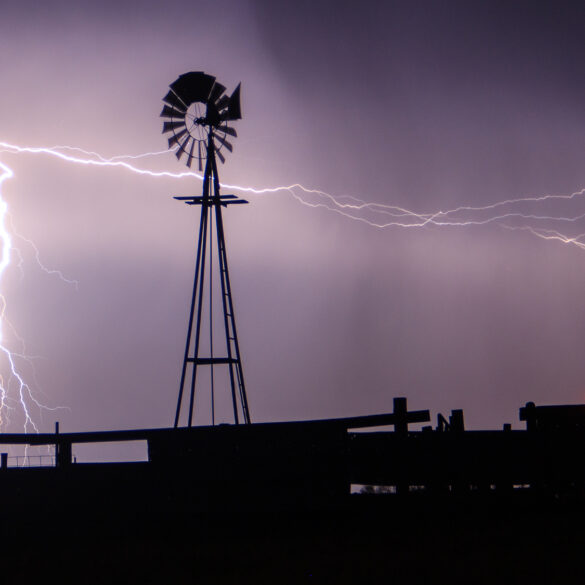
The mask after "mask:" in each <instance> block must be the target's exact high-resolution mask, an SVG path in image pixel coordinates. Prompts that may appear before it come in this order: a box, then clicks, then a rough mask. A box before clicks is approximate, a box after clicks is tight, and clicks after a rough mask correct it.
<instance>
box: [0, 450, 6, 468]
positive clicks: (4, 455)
mask: <svg viewBox="0 0 585 585" xmlns="http://www.w3.org/2000/svg"><path fill="white" fill-rule="evenodd" d="M0 458H1V463H0V466H1V467H2V469H6V468H7V467H8V453H0Z"/></svg>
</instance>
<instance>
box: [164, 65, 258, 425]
mask: <svg viewBox="0 0 585 585" xmlns="http://www.w3.org/2000/svg"><path fill="white" fill-rule="evenodd" d="M225 90H226V88H225V87H224V86H223V85H222V84H221V83H218V82H217V81H216V80H215V77H213V76H212V75H207V74H206V73H203V72H202V71H192V72H190V73H185V74H184V75H181V76H180V77H179V78H178V79H177V80H176V81H175V82H174V83H172V84H171V85H170V90H169V92H168V93H167V95H166V96H165V97H164V98H163V102H164V103H165V105H164V107H163V110H162V112H161V117H162V118H165V122H164V124H163V134H167V133H170V134H171V136H170V138H169V148H170V149H174V150H175V154H176V156H177V159H178V160H181V158H182V157H185V164H186V165H187V167H189V168H191V165H192V163H193V161H194V160H197V163H198V168H199V170H200V171H201V170H203V164H205V170H204V173H203V192H202V194H201V196H188V197H175V199H177V200H179V201H183V202H184V203H186V204H187V205H190V206H193V205H199V206H201V216H200V222H199V237H198V242H197V256H196V261H195V278H194V283H193V294H192V297H191V305H190V312H189V323H188V327H187V341H186V343H185V354H184V358H183V366H182V370H181V382H180V387H179V396H178V399H177V409H176V413H175V423H174V424H175V427H178V426H179V424H180V422H181V411H182V409H183V402H184V401H185V402H186V400H187V395H188V396H189V405H188V410H187V426H189V427H191V426H192V425H193V414H194V410H195V398H196V396H195V394H196V382H197V370H198V368H199V367H200V366H208V367H209V368H210V381H211V417H212V424H215V406H214V405H215V390H214V366H226V367H227V369H228V372H229V381H230V391H231V402H232V408H233V416H234V422H235V423H236V424H239V423H240V422H241V421H243V422H244V423H249V422H250V413H249V409H248V400H247V397H246V387H245V384H244V374H243V371H242V361H241V357H240V347H239V342H238V335H237V330H236V321H235V316H234V304H233V298H232V290H231V285H230V277H229V270H228V262H227V254H226V247H225V238H224V226H223V219H222V207H227V206H228V205H233V204H242V203H248V202H247V201H246V200H244V199H240V198H238V197H236V196H235V195H221V194H220V183H219V177H218V173H217V162H216V157H217V158H219V160H220V161H221V162H222V163H223V162H225V156H224V152H225V151H229V152H231V151H232V145H231V143H230V142H229V141H228V139H227V137H228V136H229V137H233V138H236V137H237V133H236V131H235V130H234V129H233V128H232V127H231V126H229V123H231V122H233V121H235V120H239V119H240V118H241V117H242V115H241V109H240V85H239V84H238V86H237V87H236V89H235V90H234V91H233V93H232V94H231V95H230V96H228V95H227V94H225ZM214 224H215V243H216V246H215V250H216V254H215V256H216V261H217V266H218V269H219V270H218V273H219V281H220V290H221V293H220V296H221V307H222V311H223V328H222V329H223V334H224V342H225V343H224V344H223V349H224V351H225V355H220V356H217V355H214V342H213V297H214V295H213V290H212V269H213V263H214V262H213V261H214V258H213V256H214V254H213V241H214V237H213V225H214ZM208 249H209V268H208V274H207V279H206V260H207V256H208ZM206 280H207V282H208V283H209V294H208V297H209V299H208V306H207V310H208V320H209V355H207V356H202V355H201V333H202V332H201V329H202V318H203V311H204V304H206V303H205V299H204V297H205V283H206Z"/></svg>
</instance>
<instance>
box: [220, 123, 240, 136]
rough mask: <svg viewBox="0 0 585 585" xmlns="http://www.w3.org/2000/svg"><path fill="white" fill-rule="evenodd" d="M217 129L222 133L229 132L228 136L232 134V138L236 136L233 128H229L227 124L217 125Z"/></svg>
mask: <svg viewBox="0 0 585 585" xmlns="http://www.w3.org/2000/svg"><path fill="white" fill-rule="evenodd" d="M217 129H218V130H219V131H220V132H223V133H224V134H229V135H230V136H233V137H234V138H237V137H238V133H237V132H236V131H235V130H234V129H233V128H230V127H229V126H219V127H218V128H217Z"/></svg>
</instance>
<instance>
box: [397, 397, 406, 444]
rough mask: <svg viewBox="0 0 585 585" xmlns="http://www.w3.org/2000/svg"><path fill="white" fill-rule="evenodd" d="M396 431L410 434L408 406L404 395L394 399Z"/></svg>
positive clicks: (400, 433) (403, 434)
mask: <svg viewBox="0 0 585 585" xmlns="http://www.w3.org/2000/svg"><path fill="white" fill-rule="evenodd" d="M394 432H395V433H398V434H399V435H401V436H406V435H407V434H408V408H407V407H406V398H404V397H401V398H395V399H394Z"/></svg>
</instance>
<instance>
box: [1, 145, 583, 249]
mask: <svg viewBox="0 0 585 585" xmlns="http://www.w3.org/2000/svg"><path fill="white" fill-rule="evenodd" d="M0 152H11V153H21V154H22V153H28V154H44V155H49V156H52V157H56V158H59V159H61V160H63V161H66V162H70V163H75V164H81V165H88V166H98V167H119V168H123V169H124V170H127V171H131V172H133V173H136V174H138V175H145V176H150V177H153V178H171V179H183V178H187V177H193V178H196V179H199V180H202V176H201V174H200V173H196V172H192V171H184V172H178V173H177V172H171V171H166V170H163V171H152V170H148V169H145V168H140V167H137V166H134V165H133V164H131V163H129V162H126V161H127V160H136V159H141V158H146V157H152V156H158V155H162V154H166V153H168V152H170V151H169V150H161V151H155V152H147V153H142V154H137V155H119V156H114V157H109V158H108V157H104V156H103V155H101V154H99V153H97V152H94V151H89V150H84V149H82V148H78V147H72V146H53V147H48V148H47V147H31V146H18V145H15V144H10V143H7V142H0ZM67 152H76V153H79V154H81V155H82V156H74V155H71V154H67ZM222 187H224V188H226V189H233V190H235V191H239V192H241V193H247V194H252V195H258V196H260V195H269V194H276V193H288V194H290V195H291V196H292V197H293V198H294V199H295V200H296V201H298V202H299V203H301V204H302V205H305V206H308V207H312V208H324V209H326V210H328V211H332V212H335V213H338V214H340V215H342V216H344V217H347V218H348V219H351V220H354V221H359V222H363V223H366V224H367V225H369V226H371V227H376V228H390V227H398V228H425V227H468V226H482V225H487V224H490V223H496V224H498V225H501V226H502V227H508V228H511V229H525V230H526V231H528V232H530V233H532V234H533V235H536V236H538V237H542V236H543V235H546V233H545V231H542V230H540V229H538V228H534V227H530V226H510V225H509V224H506V223H505V221H506V220H515V219H516V220H522V221H537V222H544V221H550V222H564V223H575V222H577V221H579V220H580V219H583V218H584V217H585V214H584V213H580V214H577V215H572V216H559V215H556V216H555V215H538V214H534V213H525V212H522V211H505V208H506V207H508V208H514V207H519V206H520V205H527V204H542V203H545V202H549V201H572V200H575V199H579V198H582V197H583V195H585V189H581V190H579V191H575V192H574V193H571V194H568V195H557V194H547V195H540V196H534V197H523V198H517V199H506V200H503V201H497V202H495V203H492V204H489V205H484V206H469V205H465V206H459V207H456V208H453V209H448V210H438V211H433V212H415V211H412V210H409V209H406V208H404V207H400V206H396V205H387V204H382V203H374V202H367V201H364V200H362V199H359V198H357V197H353V196H351V195H342V196H335V195H332V194H331V193H327V192H326V191H323V190H320V189H311V188H308V187H305V186H304V185H302V184H300V183H294V184H290V185H281V186H276V187H263V188H255V187H249V186H242V185H232V184H229V183H222ZM311 198H312V199H311ZM500 209H502V210H503V212H498V211H499V210H500ZM494 212H496V213H495V214H494ZM485 214H488V216H487V217H482V215H485ZM469 215H471V216H472V217H468V216H469ZM529 227H530V229H528V228H529ZM545 239H554V240H557V241H561V242H563V243H573V244H574V243H576V242H578V238H575V237H570V236H566V235H564V234H561V233H557V234H556V236H555V237H550V238H545Z"/></svg>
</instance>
